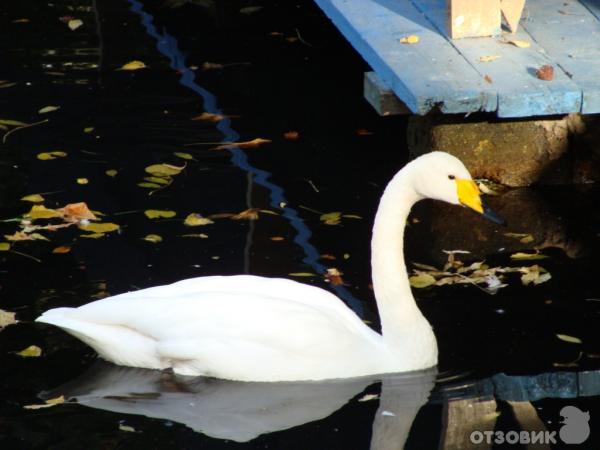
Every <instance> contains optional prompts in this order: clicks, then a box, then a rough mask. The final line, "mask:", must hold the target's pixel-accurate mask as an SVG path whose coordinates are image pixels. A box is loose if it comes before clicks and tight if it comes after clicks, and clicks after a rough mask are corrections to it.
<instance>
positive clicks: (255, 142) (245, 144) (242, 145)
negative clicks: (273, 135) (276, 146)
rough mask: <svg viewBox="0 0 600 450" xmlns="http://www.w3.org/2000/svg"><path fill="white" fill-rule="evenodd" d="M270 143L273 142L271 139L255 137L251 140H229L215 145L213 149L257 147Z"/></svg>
mask: <svg viewBox="0 0 600 450" xmlns="http://www.w3.org/2000/svg"><path fill="white" fill-rule="evenodd" d="M269 143H271V140H270V139H263V138H255V139H252V140H251V141H244V142H229V143H226V144H221V145H218V146H216V147H214V148H213V150H227V149H231V148H256V147H259V146H261V145H263V144H269Z"/></svg>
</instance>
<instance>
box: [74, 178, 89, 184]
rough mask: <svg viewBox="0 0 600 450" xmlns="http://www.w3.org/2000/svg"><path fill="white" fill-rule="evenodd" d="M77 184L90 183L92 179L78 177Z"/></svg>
mask: <svg viewBox="0 0 600 450" xmlns="http://www.w3.org/2000/svg"><path fill="white" fill-rule="evenodd" d="M76 181H77V184H88V183H89V182H90V180H88V179H87V178H77V180H76Z"/></svg>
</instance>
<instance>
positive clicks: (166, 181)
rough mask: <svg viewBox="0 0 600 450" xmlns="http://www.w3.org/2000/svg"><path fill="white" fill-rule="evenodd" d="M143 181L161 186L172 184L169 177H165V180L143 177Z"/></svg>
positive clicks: (171, 179)
mask: <svg viewBox="0 0 600 450" xmlns="http://www.w3.org/2000/svg"><path fill="white" fill-rule="evenodd" d="M144 180H146V181H148V182H150V183H153V184H162V185H163V186H164V185H167V184H170V183H172V182H173V178H171V177H167V178H162V177H145V178H144Z"/></svg>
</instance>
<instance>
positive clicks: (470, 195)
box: [456, 178, 483, 214]
mask: <svg viewBox="0 0 600 450" xmlns="http://www.w3.org/2000/svg"><path fill="white" fill-rule="evenodd" d="M456 189H457V192H458V201H459V202H460V203H461V204H463V205H465V206H467V207H469V208H471V209H472V210H474V211H477V212H478V213H479V214H483V205H482V204H481V193H480V192H479V188H478V187H477V185H476V184H475V182H474V181H473V180H462V179H460V178H457V179H456Z"/></svg>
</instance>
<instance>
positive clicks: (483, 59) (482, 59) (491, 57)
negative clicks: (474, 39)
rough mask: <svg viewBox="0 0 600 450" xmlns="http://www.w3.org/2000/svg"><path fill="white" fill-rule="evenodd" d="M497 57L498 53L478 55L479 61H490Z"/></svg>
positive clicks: (498, 56)
mask: <svg viewBox="0 0 600 450" xmlns="http://www.w3.org/2000/svg"><path fill="white" fill-rule="evenodd" d="M498 58H500V55H485V56H480V57H479V61H481V62H492V61H496V60H497V59H498Z"/></svg>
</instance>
